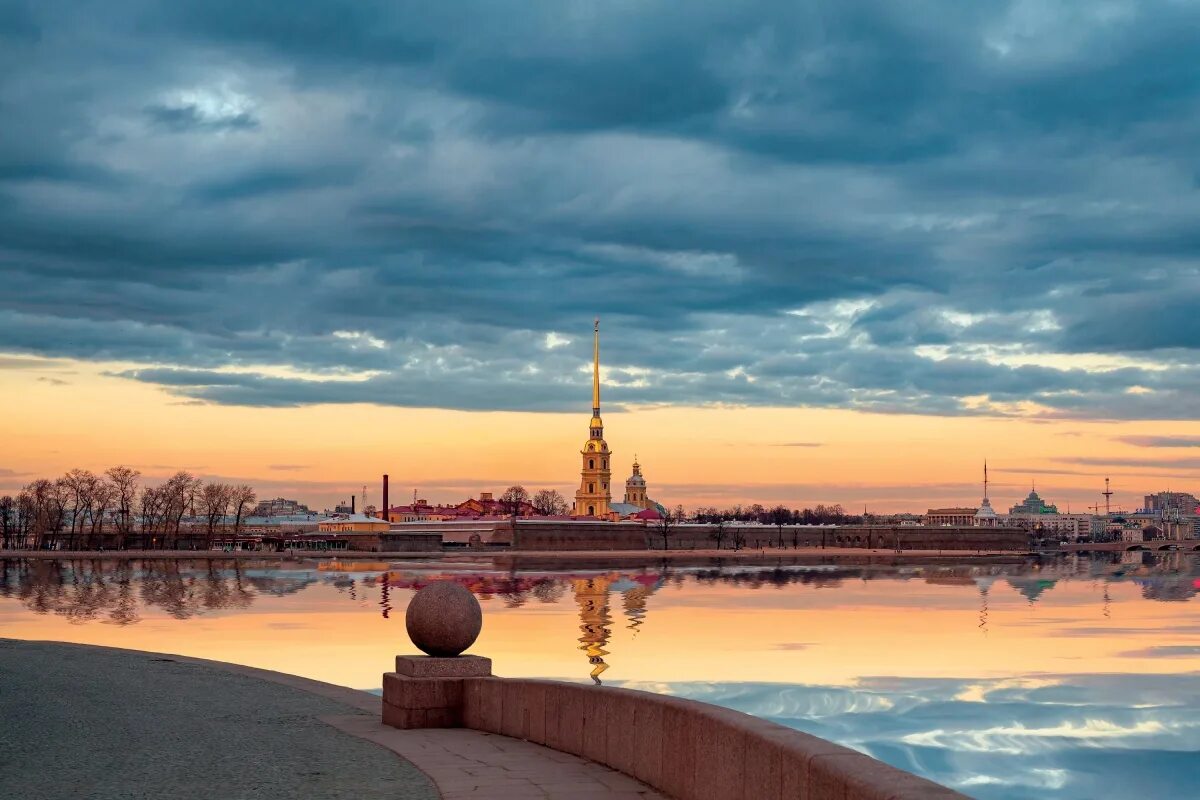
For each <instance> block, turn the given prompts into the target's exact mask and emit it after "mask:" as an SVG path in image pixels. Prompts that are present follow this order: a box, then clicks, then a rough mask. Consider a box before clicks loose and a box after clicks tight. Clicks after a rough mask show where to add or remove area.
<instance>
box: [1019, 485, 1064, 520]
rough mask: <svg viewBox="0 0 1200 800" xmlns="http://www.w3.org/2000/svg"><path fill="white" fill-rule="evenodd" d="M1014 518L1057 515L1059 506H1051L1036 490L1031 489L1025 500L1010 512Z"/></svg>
mask: <svg viewBox="0 0 1200 800" xmlns="http://www.w3.org/2000/svg"><path fill="white" fill-rule="evenodd" d="M1008 513H1009V514H1011V515H1013V516H1034V515H1038V514H1057V513H1058V506H1054V505H1050V504H1048V503H1046V501H1045V500H1043V499H1042V498H1041V496H1039V495H1038V493H1037V489H1036V488H1031V489H1030V491H1029V496H1028V497H1026V498H1025V500H1024V501H1023V502H1021V503H1018V504H1017V505H1015V506H1013V507H1012V508H1010V509H1009V510H1008Z"/></svg>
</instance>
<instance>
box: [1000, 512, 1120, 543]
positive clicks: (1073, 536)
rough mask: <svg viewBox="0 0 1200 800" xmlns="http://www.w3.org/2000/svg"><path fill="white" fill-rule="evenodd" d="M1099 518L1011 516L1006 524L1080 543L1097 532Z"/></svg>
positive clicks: (1039, 515)
mask: <svg viewBox="0 0 1200 800" xmlns="http://www.w3.org/2000/svg"><path fill="white" fill-rule="evenodd" d="M1096 519H1098V518H1097V517H1093V516H1092V515H1091V514H1009V515H1008V517H1007V519H1006V524H1007V525H1009V526H1011V527H1015V528H1023V529H1025V530H1031V531H1041V532H1042V533H1043V534H1054V535H1055V536H1056V537H1057V538H1059V539H1066V540H1067V541H1078V540H1079V539H1089V538H1091V537H1092V535H1093V532H1094V530H1095V521H1096Z"/></svg>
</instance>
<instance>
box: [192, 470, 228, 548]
mask: <svg viewBox="0 0 1200 800" xmlns="http://www.w3.org/2000/svg"><path fill="white" fill-rule="evenodd" d="M232 495H233V487H231V486H229V485H227V484H224V483H216V482H213V483H206V484H204V486H203V487H202V488H201V489H200V492H199V500H200V512H201V514H202V515H203V516H204V523H205V528H204V543H205V546H206V547H208V548H209V549H210V550H211V549H212V546H213V539H214V538H215V535H216V529H217V525H218V523H220V522H221V521H222V520H223V519H224V518H225V513H226V512H227V511H228V510H229V500H230V497H231V496H232Z"/></svg>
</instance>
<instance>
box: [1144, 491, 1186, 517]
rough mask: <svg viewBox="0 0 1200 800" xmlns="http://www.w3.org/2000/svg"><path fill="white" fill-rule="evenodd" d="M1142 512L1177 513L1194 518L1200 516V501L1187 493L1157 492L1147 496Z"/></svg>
mask: <svg viewBox="0 0 1200 800" xmlns="http://www.w3.org/2000/svg"><path fill="white" fill-rule="evenodd" d="M1142 510H1143V511H1150V512H1158V513H1160V514H1166V513H1170V512H1175V513H1178V514H1183V515H1188V516H1194V515H1196V514H1200V500H1198V499H1196V496H1195V495H1193V494H1188V493H1187V492H1157V493H1156V494H1148V495H1146V497H1145V499H1144V501H1143V503H1142Z"/></svg>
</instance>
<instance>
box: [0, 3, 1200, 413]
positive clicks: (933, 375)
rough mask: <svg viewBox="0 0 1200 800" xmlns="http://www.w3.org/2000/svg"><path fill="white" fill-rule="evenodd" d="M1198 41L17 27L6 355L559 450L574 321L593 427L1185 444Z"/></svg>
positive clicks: (226, 24) (302, 14)
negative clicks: (1165, 423) (972, 421)
mask: <svg viewBox="0 0 1200 800" xmlns="http://www.w3.org/2000/svg"><path fill="white" fill-rule="evenodd" d="M1197 23H1200V7H1198V6H1196V4H1194V3H1180V2H1171V1H1169V0H1149V1H1148V2H1138V3H1134V2H1120V1H1119V0H1118V1H1117V2H1109V3H1104V4H1095V3H1086V2H1067V3H1058V4H1052V5H1051V4H1044V3H1035V2H1024V1H1017V2H996V3H986V4H979V3H972V4H962V3H951V2H932V0H922V2H918V3H915V4H913V3H910V4H906V5H903V6H897V5H895V4H890V3H882V2H879V1H878V0H856V1H855V2H844V3H813V4H795V3H783V2H779V1H778V0H752V1H751V2H746V3H738V4H732V5H731V4H706V5H705V6H704V7H697V8H692V9H690V10H689V13H688V14H687V15H680V14H678V11H677V8H675V7H674V6H672V5H669V4H666V3H659V2H649V3H636V4H630V3H626V2H618V1H617V0H613V1H612V2H603V3H599V4H592V5H589V6H587V7H586V9H584V8H583V7H580V6H576V5H572V4H539V5H535V6H531V5H529V4H527V3H516V2H487V3H482V2H467V3H459V4H455V5H453V6H450V7H447V8H430V7H429V6H428V5H427V4H423V5H420V6H418V5H415V4H411V3H407V2H382V1H380V2H370V1H364V2H360V3H356V4H353V5H350V6H346V5H343V4H340V3H333V2H329V1H328V0H299V1H298V3H296V4H293V5H292V6H291V7H290V8H289V9H288V10H287V11H283V10H273V9H269V8H267V7H264V6H259V5H254V4H249V5H248V4H244V3H233V2H204V3H200V2H188V1H187V0H183V1H181V2H178V3H172V4H169V5H168V6H163V5H162V4H157V3H149V2H144V1H143V0H116V2H112V3H105V4H103V5H101V4H99V3H96V2H86V1H85V2H84V3H82V4H81V3H77V2H76V3H65V2H61V0H45V1H44V2H38V3H33V2H23V1H22V0H15V1H14V0H10V1H9V2H6V3H4V5H3V6H2V7H0V114H3V118H4V119H5V125H3V126H0V279H2V280H3V281H4V285H5V288H6V291H5V292H4V293H3V294H0V351H2V352H3V353H8V354H27V355H35V356H40V357H55V358H72V359H85V360H98V361H105V362H113V361H115V362H123V363H130V364H133V365H135V366H132V367H130V368H127V369H122V370H121V371H120V374H121V375H123V376H124V377H127V378H129V379H132V380H138V381H144V382H148V383H151V384H154V385H157V386H162V387H164V388H165V389H166V390H167V391H169V392H171V393H173V394H176V395H178V396H180V397H183V398H187V399H191V400H195V401H201V402H212V403H223V404H237V405H250V406H294V405H303V404H309V403H344V402H360V401H365V402H373V403H382V404H396V405H407V406H438V407H447V408H464V409H493V408H502V409H527V410H563V409H577V408H579V407H580V406H581V405H586V403H587V389H586V382H587V374H586V366H585V365H586V360H587V358H588V356H589V354H590V352H589V342H588V333H589V332H590V331H589V329H590V321H591V318H592V317H593V316H594V315H597V314H598V315H600V316H601V317H602V318H603V319H604V337H605V338H604V352H605V359H606V363H607V365H608V369H607V372H606V383H607V385H608V387H609V388H608V390H607V394H606V398H607V399H608V400H611V401H612V402H613V403H615V404H617V405H637V404H658V403H689V404H690V403H727V404H735V405H736V404H771V405H814V406H832V407H849V408H861V409H866V410H876V411H887V412H893V411H896V412H918V413H931V414H972V413H1001V414H1008V413H1039V414H1045V415H1051V416H1054V415H1062V416H1080V417H1119V418H1135V419H1141V418H1162V419H1175V418H1183V419H1186V418H1188V417H1189V416H1191V415H1193V414H1194V412H1193V411H1192V410H1191V409H1190V407H1189V406H1190V402H1189V398H1191V397H1193V396H1194V394H1195V392H1196V390H1197V389H1198V388H1200V366H1198V363H1197V350H1198V349H1200V315H1198V314H1197V313H1196V308H1197V303H1198V301H1200V268H1198V266H1197V259H1196V253H1197V248H1198V246H1200V238H1198V236H1197V233H1196V226H1195V219H1196V217H1197V212H1198V211H1200V193H1198V191H1197V190H1198V185H1197V183H1198V181H1197V175H1200V163H1198V162H1197V157H1196V154H1195V147H1194V142H1195V140H1196V137H1197V134H1198V133H1200V104H1198V103H1197V98H1198V96H1200V93H1198V91H1197V90H1198V89H1200V71H1198V70H1197V69H1196V68H1195V67H1194V66H1192V65H1193V64H1194V61H1195V59H1194V58H1192V54H1194V53H1195V52H1196V49H1197V47H1198V46H1200V34H1198V33H1197V31H1200V24H1197ZM8 364H9V360H6V359H5V358H3V357H0V369H3V368H4V367H5V366H6V365H8ZM581 401H582V402H581Z"/></svg>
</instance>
